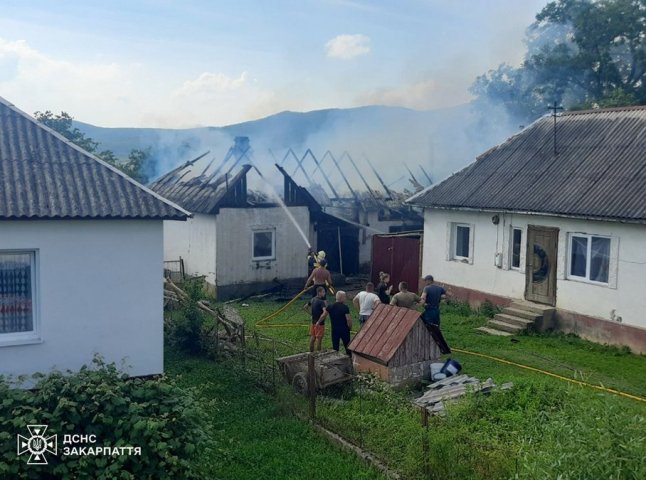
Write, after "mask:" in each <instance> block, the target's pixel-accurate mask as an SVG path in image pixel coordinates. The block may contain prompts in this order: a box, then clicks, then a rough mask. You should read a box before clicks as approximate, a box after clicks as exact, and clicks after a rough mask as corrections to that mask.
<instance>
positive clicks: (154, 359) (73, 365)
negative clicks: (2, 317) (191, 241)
mask: <svg viewBox="0 0 646 480" xmlns="http://www.w3.org/2000/svg"><path fill="white" fill-rule="evenodd" d="M162 237H163V236H162V222H161V221H137V220H131V221H120V220H103V221H96V220H77V221H63V220H49V221H47V220H43V221H2V222H0V251H1V250H12V249H20V250H35V251H36V259H37V260H36V262H37V277H36V278H37V283H36V292H35V300H36V304H35V308H37V311H38V313H37V321H38V322H39V324H40V339H41V341H40V342H39V343H34V344H29V345H15V346H6V345H5V346H2V343H1V342H2V335H0V373H1V374H14V375H15V374H29V373H34V372H47V371H50V370H51V369H53V368H57V369H61V370H65V369H72V370H78V369H79V368H80V367H81V366H82V365H83V364H89V363H90V362H91V360H92V358H93V355H94V354H95V353H99V354H101V355H103V357H104V358H105V359H106V360H108V361H114V362H116V363H117V364H121V363H122V362H124V363H123V364H124V366H126V367H127V371H128V372H129V373H130V374H132V375H148V374H157V373H161V372H162V371H163V311H162V309H163V293H162V290H163V285H162V281H161V278H162V253H163V246H162ZM5 338H6V337H5Z"/></svg>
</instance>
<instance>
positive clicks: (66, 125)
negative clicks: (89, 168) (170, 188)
mask: <svg viewBox="0 0 646 480" xmlns="http://www.w3.org/2000/svg"><path fill="white" fill-rule="evenodd" d="M34 117H35V118H36V120H38V121H39V122H40V123H42V124H44V125H47V126H48V127H49V128H51V129H52V130H54V131H56V132H58V133H60V134H61V135H63V136H64V137H65V138H67V139H68V140H69V141H70V142H72V143H74V144H75V145H78V146H79V147H81V148H82V149H83V150H85V151H87V152H89V153H91V154H93V155H95V156H97V157H99V158H100V159H101V160H103V161H104V162H106V163H109V164H110V165H112V166H114V167H116V168H118V169H119V170H121V171H122V172H123V173H125V174H126V175H128V176H130V177H131V178H133V179H134V180H136V181H138V182H141V183H145V182H146V181H147V178H146V176H145V175H144V173H143V169H144V165H145V164H146V165H147V162H149V161H151V159H150V151H149V150H145V151H144V150H138V149H133V150H131V152H130V154H129V155H128V160H127V161H121V160H119V158H117V156H116V155H115V154H114V152H113V151H112V150H102V151H99V145H100V144H99V142H97V141H96V140H94V139H92V138H91V137H88V136H87V135H85V134H84V133H83V132H81V131H80V130H79V129H78V128H76V127H74V126H73V123H72V122H73V120H74V118H73V117H72V116H70V115H69V114H68V113H66V112H61V113H60V114H58V115H57V114H54V113H52V112H51V111H49V110H47V111H45V112H44V113H43V112H36V113H35V114H34Z"/></svg>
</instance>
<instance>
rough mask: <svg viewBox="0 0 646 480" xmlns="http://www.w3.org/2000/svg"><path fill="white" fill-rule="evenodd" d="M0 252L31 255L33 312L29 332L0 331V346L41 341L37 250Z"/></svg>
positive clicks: (0, 251) (2, 251) (3, 250)
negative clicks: (31, 325) (32, 326)
mask: <svg viewBox="0 0 646 480" xmlns="http://www.w3.org/2000/svg"><path fill="white" fill-rule="evenodd" d="M0 253H13V254H29V255H33V257H32V258H33V262H34V263H33V270H32V276H31V305H32V312H33V316H34V318H33V325H34V329H33V330H32V331H30V332H13V333H0V347H12V346H17V345H30V344H34V343H42V341H43V340H42V338H41V336H40V288H39V287H40V261H39V252H38V250H32V249H26V250H8V249H7V250H5V249H2V250H0Z"/></svg>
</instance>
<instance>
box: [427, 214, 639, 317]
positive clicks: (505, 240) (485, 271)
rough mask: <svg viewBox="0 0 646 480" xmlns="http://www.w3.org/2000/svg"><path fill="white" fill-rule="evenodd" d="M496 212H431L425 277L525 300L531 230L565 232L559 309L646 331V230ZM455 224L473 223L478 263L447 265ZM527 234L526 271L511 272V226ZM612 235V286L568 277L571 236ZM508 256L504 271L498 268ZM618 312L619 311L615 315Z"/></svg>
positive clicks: (559, 264) (560, 255)
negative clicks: (533, 227) (614, 320)
mask: <svg viewBox="0 0 646 480" xmlns="http://www.w3.org/2000/svg"><path fill="white" fill-rule="evenodd" d="M493 215H494V213H488V212H462V211H449V210H427V211H426V212H425V215H424V247H423V260H422V265H423V274H424V275H426V274H429V273H430V274H432V275H433V276H434V277H435V278H436V280H438V281H441V282H446V283H449V284H453V285H457V286H461V287H466V288H470V289H474V290H479V291H482V292H487V293H492V294H495V295H500V296H504V297H510V298H515V299H522V298H523V297H524V292H525V273H524V264H525V256H524V253H525V248H526V247H525V243H526V237H525V235H526V232H527V225H541V226H548V227H556V228H559V243H558V259H557V285H556V307H557V308H560V309H564V310H568V311H572V312H577V313H581V314H584V315H589V316H593V317H599V318H604V319H607V320H610V319H612V315H613V313H614V315H615V316H620V317H622V321H623V323H624V324H628V325H634V326H639V327H646V308H644V307H645V306H646V303H645V301H644V296H643V292H642V290H643V285H644V284H645V283H646V248H644V246H645V245H646V226H643V225H632V224H623V223H617V222H599V221H585V220H575V219H568V218H558V217H547V216H537V215H536V216H535V215H531V216H530V215H511V214H506V215H503V214H498V215H499V217H500V222H499V224H498V225H494V224H493V223H492V221H491V217H492V216H493ZM451 222H458V223H466V224H472V225H473V227H474V229H473V244H474V245H473V246H474V250H473V263H471V264H470V263H462V262H458V261H453V260H447V257H448V256H447V251H448V248H449V242H450V240H449V238H448V237H449V228H448V225H449V224H450V223H451ZM512 225H513V226H514V227H520V228H522V229H523V238H522V244H523V248H522V249H521V252H522V257H521V270H520V271H518V270H511V269H509V263H510V261H509V259H510V236H511V226H512ZM575 232H577V233H587V234H596V235H604V236H610V237H612V238H611V251H610V254H611V259H610V278H609V285H608V286H605V285H596V284H591V283H585V282H582V281H578V280H571V279H567V278H566V265H567V259H568V258H569V256H568V233H575ZM496 253H501V254H502V260H503V261H502V267H501V268H498V267H497V266H496V265H495V255H496ZM613 311H614V312H613Z"/></svg>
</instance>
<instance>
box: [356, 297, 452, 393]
mask: <svg viewBox="0 0 646 480" xmlns="http://www.w3.org/2000/svg"><path fill="white" fill-rule="evenodd" d="M350 350H351V351H352V354H353V355H352V361H353V366H354V369H355V371H356V372H371V373H374V374H376V375H377V376H378V377H379V378H381V379H382V380H384V381H387V382H389V383H391V384H394V385H399V384H402V383H406V382H409V381H415V380H419V379H421V378H422V377H424V376H429V375H430V372H431V363H433V362H434V361H436V360H437V359H438V358H439V357H440V355H441V353H440V348H439V347H438V345H437V343H436V342H435V340H433V337H432V336H431V333H430V332H429V330H428V329H427V328H426V326H425V325H424V322H423V321H422V319H421V313H420V312H418V311H417V310H411V309H409V308H402V307H396V306H394V305H385V304H381V305H379V306H378V307H377V308H376V309H375V311H374V312H372V315H370V318H369V319H368V320H367V321H366V323H365V325H364V326H363V328H362V329H361V330H360V331H359V333H358V334H357V335H356V336H355V337H354V339H353V340H352V342H351V343H350Z"/></svg>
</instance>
